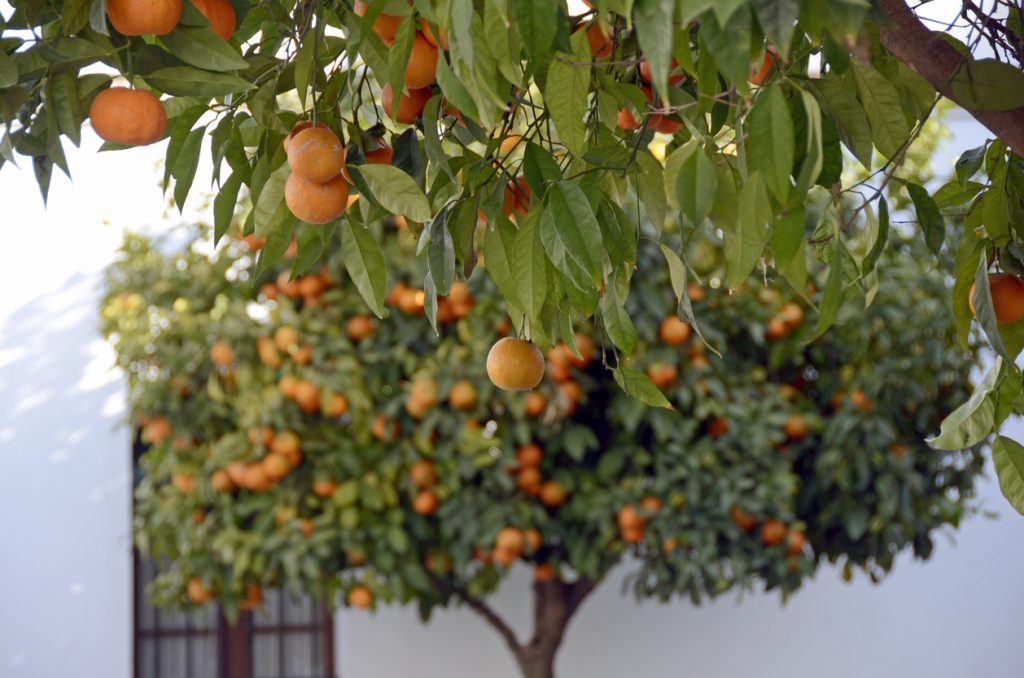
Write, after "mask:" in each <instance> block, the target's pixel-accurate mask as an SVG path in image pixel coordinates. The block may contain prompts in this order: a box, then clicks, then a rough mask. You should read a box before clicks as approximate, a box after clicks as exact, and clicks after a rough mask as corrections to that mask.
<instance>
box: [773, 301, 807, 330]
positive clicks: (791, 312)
mask: <svg viewBox="0 0 1024 678" xmlns="http://www.w3.org/2000/svg"><path fill="white" fill-rule="evenodd" d="M778 317H779V319H780V320H782V322H784V323H786V327H788V328H789V329H793V328H794V327H796V326H797V325H799V324H800V323H801V322H803V320H804V310H803V309H802V308H800V306H799V304H795V303H793V302H792V301H790V302H787V303H785V304H783V305H782V308H780V309H779V315H778Z"/></svg>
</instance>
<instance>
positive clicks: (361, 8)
mask: <svg viewBox="0 0 1024 678" xmlns="http://www.w3.org/2000/svg"><path fill="white" fill-rule="evenodd" d="M353 10H354V11H355V13H356V14H357V15H358V16H363V15H365V14H366V10H367V6H366V3H365V2H363V1H362V0H356V2H355V6H354V7H353ZM400 23H402V17H401V16H398V15H396V14H378V15H377V18H376V19H374V20H373V27H372V28H371V30H372V31H373V32H374V33H376V34H377V35H378V37H380V39H381V40H383V41H384V42H386V43H389V44H390V42H391V41H392V40H394V39H395V32H396V31H398V24H400Z"/></svg>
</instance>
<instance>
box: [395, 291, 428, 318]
mask: <svg viewBox="0 0 1024 678" xmlns="http://www.w3.org/2000/svg"><path fill="white" fill-rule="evenodd" d="M425 296H426V295H424V293H423V290H418V289H415V288H412V287H407V288H405V289H404V290H402V295H401V297H400V298H399V299H398V308H400V309H402V313H408V314H409V315H422V314H423V300H424V298H425Z"/></svg>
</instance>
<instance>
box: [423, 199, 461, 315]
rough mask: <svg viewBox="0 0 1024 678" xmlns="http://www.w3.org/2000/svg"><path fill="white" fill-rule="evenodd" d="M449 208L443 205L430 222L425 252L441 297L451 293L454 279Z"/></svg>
mask: <svg viewBox="0 0 1024 678" xmlns="http://www.w3.org/2000/svg"><path fill="white" fill-rule="evenodd" d="M450 207H451V206H450V205H445V207H444V209H442V210H441V211H440V212H438V213H437V216H436V217H434V219H433V221H431V222H430V249H429V250H427V263H428V264H429V265H430V273H431V276H432V278H433V281H434V284H435V286H436V287H437V291H438V293H439V294H441V295H447V294H448V293H449V292H450V291H451V289H452V280H453V279H454V278H455V245H454V244H453V242H452V234H451V231H449V230H448V214H449V210H450ZM434 329H435V330H436V329H437V328H434Z"/></svg>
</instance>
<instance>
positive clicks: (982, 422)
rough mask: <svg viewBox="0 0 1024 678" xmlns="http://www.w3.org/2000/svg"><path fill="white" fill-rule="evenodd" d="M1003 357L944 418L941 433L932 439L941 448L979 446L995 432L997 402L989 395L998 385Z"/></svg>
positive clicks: (931, 443) (997, 358) (937, 447)
mask: <svg viewBox="0 0 1024 678" xmlns="http://www.w3.org/2000/svg"><path fill="white" fill-rule="evenodd" d="M1002 365H1003V361H1002V358H999V357H996V361H995V363H994V364H993V365H992V369H990V370H989V371H988V374H986V375H985V378H984V379H982V380H981V383H980V384H978V387H977V388H976V389H975V391H974V393H972V394H971V397H970V398H968V400H967V402H965V403H964V404H963V405H961V406H960V407H958V408H956V409H955V410H953V412H952V413H950V415H949V416H948V417H946V418H945V419H943V420H942V424H941V425H940V426H939V435H937V436H934V437H932V438H928V439H927V442H928V444H929V445H931V446H932V447H934V448H935V449H937V450H962V449H964V448H965V447H970V446H972V445H977V444H978V443H980V442H981V441H982V440H984V439H985V438H986V437H987V436H988V435H989V433H991V431H992V427H993V426H994V424H995V404H993V402H992V399H991V398H990V397H989V395H990V394H991V393H992V391H993V390H994V389H995V388H996V384H997V383H998V380H999V372H1000V370H1001V369H1002Z"/></svg>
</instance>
